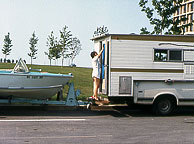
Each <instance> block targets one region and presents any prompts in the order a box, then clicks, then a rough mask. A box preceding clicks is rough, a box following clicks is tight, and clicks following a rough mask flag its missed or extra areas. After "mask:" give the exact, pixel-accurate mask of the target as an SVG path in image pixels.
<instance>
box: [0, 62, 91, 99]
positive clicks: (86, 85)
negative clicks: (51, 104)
mask: <svg viewBox="0 0 194 144" xmlns="http://www.w3.org/2000/svg"><path fill="white" fill-rule="evenodd" d="M14 65H15V64H5V63H0V69H13V68H14ZM28 67H32V69H42V72H50V73H61V74H68V73H72V74H73V76H74V77H73V78H72V80H71V81H70V82H74V86H75V89H80V90H81V95H80V96H79V97H78V99H79V100H86V98H87V97H89V96H91V95H92V91H93V90H92V84H93V82H92V77H91V75H92V69H89V68H78V67H61V66H47V65H32V66H31V65H28ZM67 90H68V86H65V89H64V96H66V95H67V92H68V91H67ZM55 98H56V96H54V97H53V99H55Z"/></svg>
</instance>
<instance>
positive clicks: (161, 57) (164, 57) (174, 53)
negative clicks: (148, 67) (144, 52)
mask: <svg viewBox="0 0 194 144" xmlns="http://www.w3.org/2000/svg"><path fill="white" fill-rule="evenodd" d="M154 61H157V62H165V61H166V62H168V61H171V62H172V61H182V50H175V49H173V50H169V49H154Z"/></svg>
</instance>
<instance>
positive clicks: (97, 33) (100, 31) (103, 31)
mask: <svg viewBox="0 0 194 144" xmlns="http://www.w3.org/2000/svg"><path fill="white" fill-rule="evenodd" d="M107 33H108V28H107V27H105V26H102V27H97V29H96V31H94V35H93V37H97V36H100V35H103V34H107Z"/></svg>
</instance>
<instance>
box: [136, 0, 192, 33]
mask: <svg viewBox="0 0 194 144" xmlns="http://www.w3.org/2000/svg"><path fill="white" fill-rule="evenodd" d="M148 1H149V0H140V2H139V6H140V7H141V8H142V9H141V11H143V12H145V13H146V16H147V18H148V19H149V21H150V24H151V25H153V28H154V30H153V32H149V31H147V28H146V27H144V28H142V29H141V34H163V33H164V32H165V34H180V33H181V31H182V29H183V28H184V27H187V26H189V25H190V24H187V25H183V26H178V25H179V23H180V22H181V21H185V20H186V18H185V17H182V18H180V19H173V14H174V13H175V12H176V11H177V10H178V8H179V7H180V6H181V2H182V1H183V0H150V1H152V7H153V8H151V7H149V6H148V5H149V4H148ZM154 14H157V18H155V17H154Z"/></svg>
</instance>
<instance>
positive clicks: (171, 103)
mask: <svg viewBox="0 0 194 144" xmlns="http://www.w3.org/2000/svg"><path fill="white" fill-rule="evenodd" d="M175 106H176V104H175V100H173V98H171V97H160V98H158V99H156V101H155V102H154V104H153V111H154V113H155V114H156V115H162V116H165V115H169V114H171V113H172V111H173V110H174V108H175Z"/></svg>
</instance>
